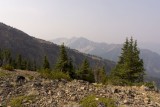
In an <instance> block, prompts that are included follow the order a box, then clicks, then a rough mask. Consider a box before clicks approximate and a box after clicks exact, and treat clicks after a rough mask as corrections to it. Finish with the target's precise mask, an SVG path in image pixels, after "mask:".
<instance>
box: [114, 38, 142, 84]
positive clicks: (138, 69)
mask: <svg viewBox="0 0 160 107" xmlns="http://www.w3.org/2000/svg"><path fill="white" fill-rule="evenodd" d="M139 54H140V51H139V50H138V49H137V41H135V42H134V41H133V38H132V37H131V39H130V41H129V40H128V39H126V42H125V43H124V45H123V48H122V53H121V56H120V57H119V61H118V64H117V65H116V67H115V69H114V70H113V71H112V76H114V77H116V78H119V79H120V80H121V82H126V83H135V82H143V76H144V67H143V60H142V59H140V58H139Z"/></svg>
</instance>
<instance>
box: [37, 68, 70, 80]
mask: <svg viewBox="0 0 160 107" xmlns="http://www.w3.org/2000/svg"><path fill="white" fill-rule="evenodd" d="M39 73H40V75H41V76H42V77H43V78H48V79H53V80H55V79H65V80H71V78H70V76H69V74H68V73H64V72H61V71H51V70H49V69H43V70H40V71H39Z"/></svg>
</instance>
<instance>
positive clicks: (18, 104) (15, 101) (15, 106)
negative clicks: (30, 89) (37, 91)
mask: <svg viewBox="0 0 160 107" xmlns="http://www.w3.org/2000/svg"><path fill="white" fill-rule="evenodd" d="M34 99H35V96H33V95H31V96H17V97H14V98H12V99H11V100H10V101H9V105H10V106H11V107H22V102H23V101H24V100H25V102H29V101H33V100H34Z"/></svg>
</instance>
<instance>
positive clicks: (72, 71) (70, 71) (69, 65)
mask: <svg viewBox="0 0 160 107" xmlns="http://www.w3.org/2000/svg"><path fill="white" fill-rule="evenodd" d="M68 73H69V75H70V77H71V78H73V79H74V78H75V72H74V66H73V62H72V58H69V62H68Z"/></svg>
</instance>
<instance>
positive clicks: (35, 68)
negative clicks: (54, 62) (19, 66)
mask: <svg viewBox="0 0 160 107" xmlns="http://www.w3.org/2000/svg"><path fill="white" fill-rule="evenodd" d="M36 70H37V63H36V60H34V62H33V71H36Z"/></svg>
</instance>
